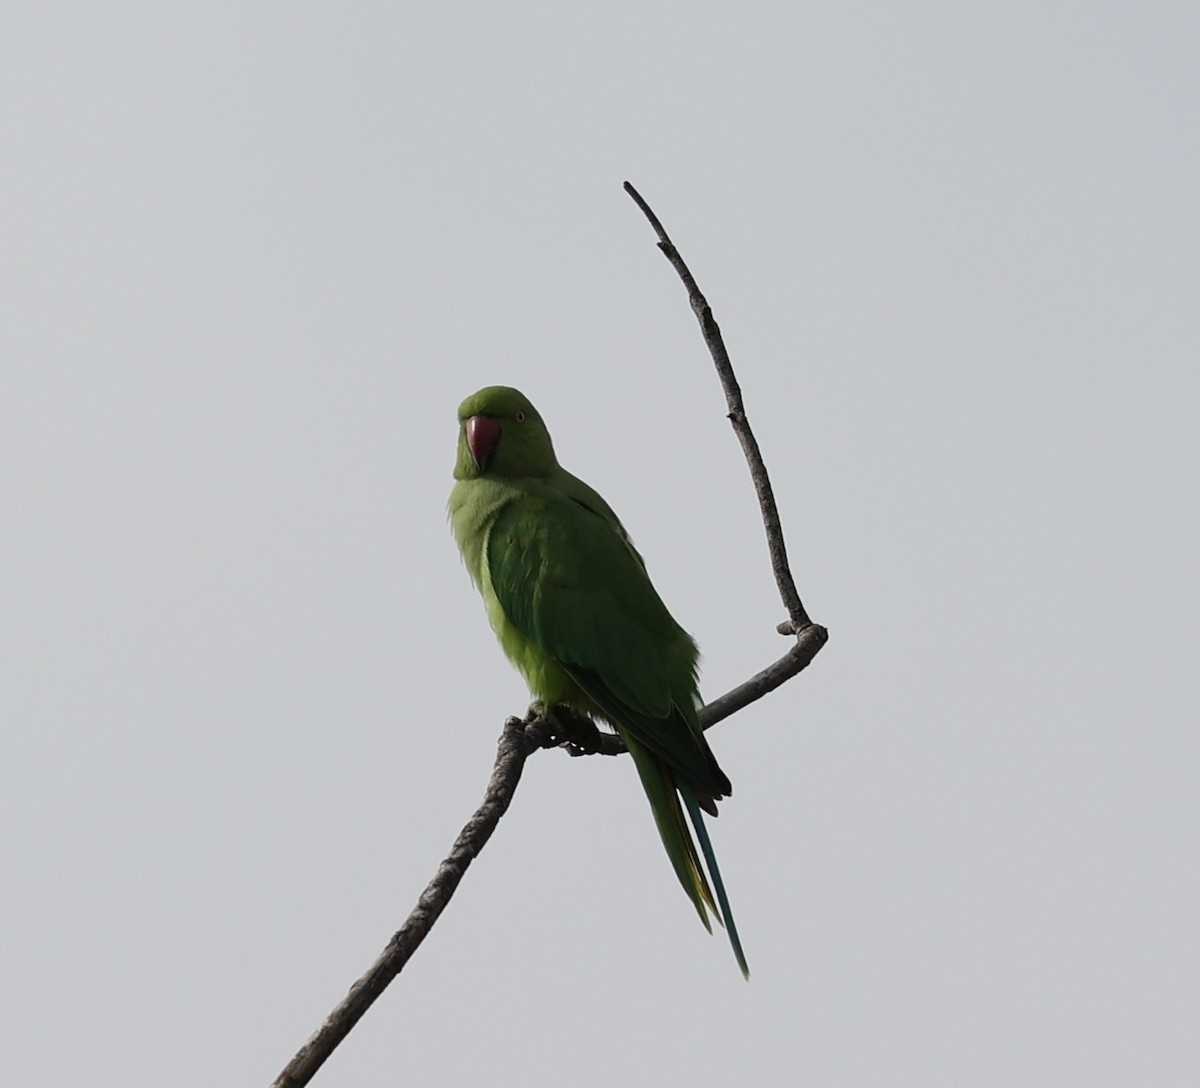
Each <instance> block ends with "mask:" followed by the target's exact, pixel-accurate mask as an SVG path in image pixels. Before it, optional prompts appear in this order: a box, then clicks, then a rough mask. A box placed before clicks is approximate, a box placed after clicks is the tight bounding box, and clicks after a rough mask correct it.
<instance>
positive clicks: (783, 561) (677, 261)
mask: <svg viewBox="0 0 1200 1088" xmlns="http://www.w3.org/2000/svg"><path fill="white" fill-rule="evenodd" d="M625 192H627V193H628V194H629V195H630V196H631V197H633V199H634V202H635V203H636V204H637V206H638V207H639V208H641V209H642V213H643V214H644V215H645V216H646V218H647V219H648V220H649V221H650V225H651V226H652V227H653V228H654V232H655V234H657V235H658V248H659V249H661V250H662V251H663V255H664V256H665V257H666V258H667V260H668V261H670V262H671V266H672V267H673V268H674V269H675V271H676V272H677V273H679V278H680V279H681V280H682V281H683V285H684V287H686V288H687V293H688V301H689V302H690V303H691V306H692V310H693V312H694V313H695V314H696V320H697V321H699V322H700V331H701V332H702V333H703V334H704V342H705V343H706V344H707V345H708V350H709V354H711V355H712V359H713V363H714V364H716V368H717V375H718V377H719V378H720V379H721V388H722V389H724V390H725V403H726V404H727V405H728V407H729V422H730V423H731V424H732V425H733V430H734V433H735V434H736V435H737V437H738V441H739V442H740V443H741V444H742V452H743V453H744V454H745V455H746V463H747V464H748V465H749V466H750V478H751V480H753V481H754V491H755V494H756V495H757V496H758V505H759V509H761V511H762V519H763V527H764V528H765V529H766V531H767V550H768V551H769V552H770V555H771V569H772V570H773V571H774V572H775V583H776V585H777V586H778V587H779V596H780V598H781V599H782V601H783V607H784V608H785V609H786V610H787V614H788V618H789V619H790V620H791V623H792V630H791V631H790V632H788V633H789V634H798V633H799V632H800V631H802V630H803V629H804V628H806V627H809V626H811V625H812V620H810V619H809V618H808V613H807V612H806V611H805V610H804V605H803V604H802V603H801V601H800V594H799V593H798V592H796V583H795V580H794V579H793V578H792V572H791V569H790V568H789V567H788V558H787V548H786V547H785V545H784V542H783V528H782V526H781V525H780V523H779V510H778V508H777V507H776V505H775V493H774V491H772V489H771V480H770V478H769V477H768V476H767V467H766V465H764V464H763V459H762V453H761V452H759V448H758V441H757V439H755V437H754V432H753V431H752V430H751V429H750V423H749V421H748V420H747V419H746V408H745V406H744V405H743V404H742V390H741V386H739V385H738V380H737V376H736V375H735V374H734V372H733V364H732V363H731V362H730V361H729V352H728V351H726V350H725V341H724V339H723V338H722V336H721V330H720V328H719V327H718V325H717V320H716V318H715V317H713V312H712V308H711V307H710V306H709V304H708V301H707V300H706V299H705V297H704V295H703V294H702V293H701V291H700V288H699V286H698V285H697V284H696V279H695V277H694V276H693V275H692V273H691V272H690V271H689V269H688V266H687V265H686V264H684V261H683V258H682V257H681V256H680V255H679V250H677V249H676V248H675V245H674V243H673V242H672V241H671V239H670V238H669V237H667V232H666V231H665V230H664V229H663V225H662V223H661V222H659V218H658V216H657V215H655V214H654V212H653V211H651V209H650V205H649V204H647V203H646V201H645V200H644V199H643V198H642V195H641V193H639V192H638V191H637V190H636V189H635V188H634V187H633V186H632V185H630V184H629V182H625ZM825 637H826V638H828V632H826V633H825ZM820 641H821V644H823V643H824V641H825V639H821V640H820ZM819 649H820V645H817V646H816V648H815V649H814V650H813V651H812V653H816V651H817V650H819ZM811 659H812V654H811V653H810V654H809V655H808V660H811ZM807 664H808V661H807V660H806V661H805V662H804V664H803V665H801V666H800V668H804V665H807ZM797 671H799V670H797ZM792 675H795V674H794V673H793V674H792ZM767 690H770V689H767ZM756 698H757V696H756Z"/></svg>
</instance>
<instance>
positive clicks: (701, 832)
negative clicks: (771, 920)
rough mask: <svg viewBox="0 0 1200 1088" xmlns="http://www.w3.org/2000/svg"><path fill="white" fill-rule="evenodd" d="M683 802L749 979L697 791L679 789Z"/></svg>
mask: <svg viewBox="0 0 1200 1088" xmlns="http://www.w3.org/2000/svg"><path fill="white" fill-rule="evenodd" d="M679 792H680V794H681V795H682V797H683V803H684V804H685V805H687V810H688V815H689V816H690V817H691V818H692V827H694V828H695V829H696V838H697V840H698V841H699V843H700V851H701V853H703V854H704V864H705V865H706V866H707V867H708V875H709V876H710V877H711V878H712V884H713V887H714V888H715V889H716V892H717V902H718V903H719V904H720V905H721V920H722V921H723V922H724V923H725V932H726V933H728V934H729V943H730V945H731V946H732V947H733V954H734V956H735V957H736V959H737V962H738V966H739V967H740V968H741V969H742V976H743V977H744V978H747V979H749V977H750V968H749V966H748V965H747V963H746V953H745V952H743V951H742V939H741V938H740V937H739V936H738V931H737V923H736V922H734V920H733V911H732V910H730V909H729V896H728V895H726V894H725V881H723V880H722V879H721V869H720V867H719V866H718V865H717V855H716V853H715V852H714V851H713V846H712V840H711V839H710V838H709V837H708V827H707V826H706V825H705V823H704V814H703V813H702V812H701V811H700V805H699V804H698V803H697V800H696V793H695V791H694V790H692V789H690V788H689V787H687V786H681V787H680V790H679Z"/></svg>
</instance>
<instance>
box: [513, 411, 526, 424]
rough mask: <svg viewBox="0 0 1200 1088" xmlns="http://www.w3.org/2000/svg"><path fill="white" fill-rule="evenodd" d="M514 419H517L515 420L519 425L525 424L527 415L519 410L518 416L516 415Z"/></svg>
mask: <svg viewBox="0 0 1200 1088" xmlns="http://www.w3.org/2000/svg"><path fill="white" fill-rule="evenodd" d="M513 418H514V419H515V420H516V421H517V422H518V423H524V422H525V413H524V412H522V411H520V410H518V411H517V414H516V415H515V416H514V417H513Z"/></svg>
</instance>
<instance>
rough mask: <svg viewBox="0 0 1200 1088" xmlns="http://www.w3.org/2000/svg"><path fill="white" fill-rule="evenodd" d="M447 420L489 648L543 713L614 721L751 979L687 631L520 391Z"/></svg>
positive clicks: (676, 851) (464, 540)
mask: <svg viewBox="0 0 1200 1088" xmlns="http://www.w3.org/2000/svg"><path fill="white" fill-rule="evenodd" d="M458 422H459V435H458V458H457V461H456V463H455V466H454V478H455V480H456V481H457V482H456V483H455V485H454V490H453V491H452V492H451V494H450V503H449V510H450V522H451V525H452V528H453V531H454V536H455V539H456V540H457V541H458V546H459V549H460V550H461V552H462V556H463V561H464V562H465V563H466V566H467V570H468V571H469V572H470V574H471V577H472V579H474V581H475V584H476V585H477V586H478V587H479V591H480V593H481V594H482V595H483V601H484V605H485V607H486V609H487V614H488V619H489V620H490V621H491V624H492V627H493V629H494V630H495V632H496V635H497V636H498V637H499V639H500V645H501V646H502V647H503V649H504V652H505V653H506V654H507V655H508V657H509V659H510V660H511V661H512V662H513V664H514V665H516V667H517V668H518V669H519V670H520V671H521V672H522V673H523V674H524V676H525V679H526V681H527V682H528V684H529V688H530V690H531V692H532V693H533V695H534V696H535V698H537V699H540V700H541V701H542V703H543V704H544V705H545V707H546V708H547V709H550V708H552V707H554V706H556V705H558V704H566V706H568V707H570V708H571V709H572V710H574V711H576V712H578V713H581V714H586V715H591V716H593V717H598V718H601V719H603V720H604V721H607V722H609V723H610V724H611V725H612V726H613V728H615V729H616V731H617V733H618V734H619V735H620V737H621V739H622V740H623V741H624V742H625V745H626V747H627V748H628V749H629V752H630V754H631V755H632V756H633V761H634V764H635V765H636V767H637V771H638V775H639V776H640V777H641V781H642V786H643V787H644V789H645V791H646V796H647V797H648V798H649V800H650V808H651V809H652V810H653V812H654V819H655V822H656V823H657V825H658V831H659V834H660V835H661V836H662V841H663V845H664V846H665V847H666V849H667V855H668V856H669V857H670V859H671V864H672V866H673V867H674V869H675V874H676V876H677V877H678V878H679V882H680V883H681V884H682V885H683V888H684V891H686V892H687V894H688V896H689V897H690V899H691V900H692V903H693V904H695V907H696V910H697V912H698V913H699V915H700V918H701V921H703V922H704V925H705V926H706V927H707V928H708V929H709V930H710V931H711V928H712V927H711V925H710V923H709V912H710V911H711V912H712V913H713V914H714V915H715V916H716V918H717V920H718V921H721V922H723V923H724V925H725V928H726V931H727V932H728V934H729V940H730V943H731V944H732V945H733V951H734V955H735V956H736V957H737V961H738V965H739V966H740V967H741V969H742V973H743V974H744V975H746V977H749V970H748V968H747V967H746V957H745V955H744V954H743V952H742V946H741V942H740V941H739V939H738V934H737V928H736V927H735V925H734V922H733V916H732V915H731V914H730V910H729V900H728V897H727V896H726V894H725V887H724V884H723V882H722V880H721V873H720V870H719V869H718V868H717V862H716V858H715V856H714V854H713V849H712V844H711V842H710V841H709V837H708V832H707V830H706V828H705V825H704V816H703V815H702V813H701V809H703V810H704V811H706V812H708V813H710V814H711V815H713V816H715V815H716V813H717V809H716V802H717V801H718V800H719V799H720V798H722V797H727V796H729V794H730V792H731V787H730V784H729V779H728V778H727V777H726V776H725V773H724V772H723V771H722V770H721V768H720V767H719V766H718V765H717V761H716V758H715V757H714V756H713V754H712V750H711V749H710V748H709V746H708V742H707V741H706V740H705V738H704V733H703V731H702V730H701V729H700V723H699V718H698V713H697V709H698V707H699V705H700V697H699V692H698V690H697V685H696V668H697V656H698V654H697V649H696V643H695V641H694V640H693V639H692V637H691V636H690V635H689V634H688V633H687V632H686V631H685V630H684V629H683V628H682V627H680V626H679V624H678V623H676V622H675V620H674V619H673V618H672V617H671V614H670V613H669V612H668V611H667V608H666V605H664V604H663V602H662V600H661V598H660V597H659V595H658V593H657V592H656V591H655V589H654V586H653V585H651V583H650V579H649V577H648V576H647V574H646V568H645V564H644V563H643V562H642V557H641V556H640V555H638V553H637V551H636V550H635V549H634V547H633V544H632V543H631V541H630V539H629V536H628V534H627V533H626V532H625V529H624V528H623V526H622V525H621V523H620V521H619V520H618V519H617V516H616V514H614V513H613V511H612V509H611V508H610V507H609V505H608V503H606V502H605V501H604V500H603V499H602V498H601V497H600V496H599V495H598V494H596V492H595V491H593V490H592V489H591V488H590V487H588V485H587V484H585V483H584V482H583V481H582V480H579V479H577V478H576V477H575V476H572V475H571V473H569V472H567V471H566V469H564V468H562V467H561V466H560V465H559V463H558V460H557V459H556V457H555V456H554V446H553V444H552V443H551V441H550V434H549V432H548V431H547V430H546V425H545V424H544V423H543V422H542V418H541V416H540V415H538V412H537V409H535V408H534V406H533V405H532V404H531V403H530V402H529V400H528V399H527V398H526V397H524V396H523V395H522V394H521V393H519V392H517V390H515V389H510V388H507V387H506V386H490V387H488V388H487V389H481V390H480V391H479V392H478V393H476V394H474V396H471V397H468V398H467V399H466V400H465V401H463V403H462V404H461V405H460V406H459V409H458ZM681 801H682V807H681V805H680V802H681ZM684 808H686V809H687V811H688V815H689V817H690V818H691V823H692V826H693V827H694V828H695V831H696V838H697V840H698V841H699V844H700V852H701V853H702V854H703V856H704V861H705V864H706V866H707V869H708V876H709V877H711V879H712V887H713V888H715V890H716V901H715V902H714V897H713V892H712V890H710V886H709V882H708V879H707V878H706V876H705V866H702V865H701V862H700V856H699V854H698V853H697V850H696V845H695V843H694V842H693V840H692V836H691V834H690V833H689V831H688V828H687V824H686V823H685V822H684V819H683V809H684ZM718 903H719V907H718V905H717V904H718Z"/></svg>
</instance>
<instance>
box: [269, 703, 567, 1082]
mask: <svg viewBox="0 0 1200 1088" xmlns="http://www.w3.org/2000/svg"><path fill="white" fill-rule="evenodd" d="M557 743H558V739H557V738H556V737H555V735H554V732H553V729H552V728H551V726H550V724H549V723H547V721H546V720H545V719H544V718H542V717H541V716H540V715H538V714H536V713H535V712H534V711H532V710H531V711H530V713H529V714H527V715H526V717H525V719H524V720H522V719H520V718H509V719H508V721H506V722H505V723H504V732H503V733H501V735H500V743H499V748H498V751H497V752H496V763H495V766H494V767H493V769H492V777H491V779H490V780H489V782H488V786H487V792H486V793H485V794H484V797H483V803H482V804H481V805H480V806H479V808H477V809H476V810H475V814H474V815H473V816H472V817H471V818H470V819H469V820H468V821H467V823H466V826H465V827H464V828H463V829H462V831H461V832H460V833H459V836H458V838H457V839H455V840H454V846H453V847H451V849H450V853H449V854H448V855H447V856H446V860H445V861H443V862H442V863H441V865H439V866H438V870H437V872H436V873H435V874H434V877H433V879H432V880H431V881H430V882H429V884H428V885H427V886H426V888H425V890H424V891H423V892H422V893H421V897H420V899H418V900H417V905H416V906H415V907H414V908H413V910H412V913H411V914H410V915H409V916H408V918H407V919H406V920H405V922H404V925H402V926H401V927H400V929H399V930H398V931H397V932H396V934H395V935H394V936H393V937H392V939H391V940H390V941H388V943H387V947H386V948H384V950H383V952H382V953H381V954H380V956H379V958H378V959H377V960H376V961H375V962H374V963H373V964H372V965H371V967H370V969H369V970H368V971H367V973H366V974H365V975H363V976H362V978H360V979H359V980H358V981H357V982H356V983H355V984H354V985H353V986H351V987H350V992H349V993H348V994H347V995H346V997H345V999H344V1000H343V1001H342V1003H341V1004H340V1005H338V1006H337V1008H335V1009H334V1010H333V1012H331V1013H330V1014H329V1015H328V1016H327V1017H326V1018H325V1022H324V1023H323V1024H322V1025H321V1026H320V1028H318V1029H317V1031H316V1033H315V1034H314V1035H313V1037H312V1038H311V1039H309V1041H308V1042H307V1043H305V1044H304V1046H303V1047H301V1048H300V1051H299V1052H298V1053H297V1054H296V1056H295V1057H294V1058H293V1059H292V1060H291V1061H290V1062H288V1064H287V1066H286V1067H285V1068H284V1070H283V1072H282V1073H280V1074H279V1076H278V1077H277V1078H276V1079H275V1081H274V1083H273V1085H272V1088H301V1086H302V1085H305V1084H308V1082H309V1081H310V1080H312V1078H313V1076H314V1075H315V1074H316V1072H317V1070H318V1069H320V1068H321V1066H322V1065H323V1064H324V1062H325V1059H326V1058H328V1057H329V1055H330V1054H332V1053H333V1051H334V1050H335V1048H336V1047H337V1045H338V1044H339V1043H340V1042H341V1041H342V1040H343V1039H344V1038H345V1037H346V1035H347V1034H349V1032H350V1029H351V1028H353V1027H354V1025H355V1024H357V1023H358V1021H359V1020H360V1019H362V1016H363V1014H364V1013H365V1012H366V1011H367V1009H369V1008H370V1007H371V1006H372V1005H373V1004H374V1003H375V999H376V998H377V997H378V996H379V995H380V994H381V993H383V991H384V990H385V989H386V988H387V986H388V984H389V983H390V982H391V981H392V979H394V978H395V977H396V976H397V975H398V974H399V973H400V971H401V970H403V968H404V965H405V964H406V963H407V962H408V960H409V958H410V957H411V956H412V954H413V953H414V952H415V951H416V950H417V947H418V946H419V945H420V943H421V942H422V941H423V940H424V939H425V935H426V934H427V933H428V932H429V931H430V929H432V928H433V924H434V922H436V921H437V920H438V916H439V915H440V914H441V913H442V911H443V910H444V909H445V908H446V904H447V903H449V902H450V897H451V896H452V895H453V894H454V890H455V889H456V888H457V887H458V884H459V881H461V880H462V878H463V874H464V873H465V872H466V871H467V866H468V865H470V864H471V862H472V861H473V860H474V859H475V857H476V856H477V855H478V854H479V852H480V851H481V850H482V849H483V848H484V846H485V844H486V843H487V841H488V839H489V838H491V835H492V832H493V831H495V830H496V824H497V823H499V821H500V817H501V816H503V815H504V813H505V811H506V810H507V809H508V806H509V804H511V802H512V798H513V793H514V792H515V791H516V788H517V783H518V782H520V781H521V771H522V770H523V769H524V767H525V760H526V759H528V758H529V756H530V755H532V754H533V752H535V751H536V750H537V749H538V748H543V747H546V746H548V745H552V744H557Z"/></svg>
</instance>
